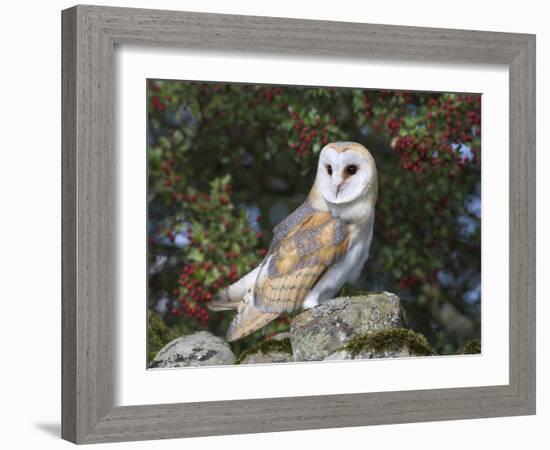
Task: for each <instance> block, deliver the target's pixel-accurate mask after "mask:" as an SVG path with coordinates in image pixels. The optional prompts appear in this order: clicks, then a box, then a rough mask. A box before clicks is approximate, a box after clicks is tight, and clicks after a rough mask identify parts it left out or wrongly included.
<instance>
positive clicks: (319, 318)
mask: <svg viewBox="0 0 550 450" xmlns="http://www.w3.org/2000/svg"><path fill="white" fill-rule="evenodd" d="M402 327H403V321H402V315H401V308H400V302H399V298H398V297H397V296H396V295H395V294H392V293H391V292H370V293H368V294H363V295H355V296H353V297H338V298H334V299H332V300H328V301H326V302H324V303H322V304H321V305H319V306H316V307H315V308H312V309H308V310H307V311H304V312H302V313H301V314H299V315H297V316H296V317H295V318H294V319H293V321H292V323H291V326H290V340H291V343H292V350H293V353H294V358H295V359H296V361H322V360H324V359H325V358H327V357H328V356H329V355H331V354H332V353H334V352H336V351H337V350H339V349H340V348H342V346H343V345H345V344H346V343H348V342H350V341H351V340H353V339H354V338H356V337H359V336H365V335H367V334H369V333H372V332H375V331H380V330H386V329H392V328H402Z"/></svg>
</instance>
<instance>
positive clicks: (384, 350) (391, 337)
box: [326, 328, 436, 361]
mask: <svg viewBox="0 0 550 450" xmlns="http://www.w3.org/2000/svg"><path fill="white" fill-rule="evenodd" d="M435 354H436V353H435V351H434V350H433V349H432V347H431V346H430V344H428V341H427V340H426V338H425V337H424V336H423V335H421V334H419V333H416V332H415V331H413V330H408V329H406V328H390V329H386V330H379V331H375V332H373V333H369V334H366V335H363V336H357V337H354V338H353V339H351V340H350V341H348V342H347V343H346V344H345V345H343V346H342V348H341V349H339V350H338V351H337V352H335V353H333V354H332V355H330V356H329V357H328V358H326V360H331V361H334V360H343V359H373V358H399V357H407V356H433V355H435Z"/></svg>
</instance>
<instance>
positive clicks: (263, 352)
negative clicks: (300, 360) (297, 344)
mask: <svg viewBox="0 0 550 450" xmlns="http://www.w3.org/2000/svg"><path fill="white" fill-rule="evenodd" d="M292 361H294V357H293V355H292V347H291V345H290V339H289V338H284V339H280V340H279V339H269V340H267V341H262V342H260V343H259V344H258V345H256V346H255V347H253V348H251V349H249V350H245V351H244V352H243V353H241V355H240V356H239V359H238V361H237V364H264V363H284V362H292Z"/></svg>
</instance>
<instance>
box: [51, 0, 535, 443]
mask: <svg viewBox="0 0 550 450" xmlns="http://www.w3.org/2000/svg"><path fill="white" fill-rule="evenodd" d="M327 30H330V39H328V38H325V36H326V31H327ZM62 34H63V42H62V53H63V56H62V82H63V87H62V106H63V111H62V120H63V127H62V128H63V129H62V147H63V148H62V151H63V156H62V173H63V182H62V196H63V198H62V205H63V218H62V226H63V245H62V258H63V262H62V269H63V279H62V327H63V330H62V409H63V411H62V437H63V438H64V439H67V440H69V441H72V442H75V443H94V442H109V441H128V440H140V439H160V438H176V437H191V436H209V435H221V434H235V433H260V432H272V431H284V430H303V429H315V428H328V427H330V428H334V427H349V426H362V425H374V424H389V423H403V422H420V421H432V420H451V419H466V418H480V417H496V416H512V415H526V414H534V413H535V36H534V35H528V34H512V33H494V32H484V31H465V30H450V29H436V28H417V27H406V26H389V25H370V24H359V23H342V22H328V21H309V20H296V19H279V18H269V17H247V16H232V15H219V14H203V13H188V12H176V11H157V10H144V9H127V8H111V7H98V6H75V7H73V8H70V9H67V10H65V11H63V13H62ZM116 44H148V45H149V44H150V45H156V46H164V47H182V48H190V49H198V50H201V49H215V50H238V51H242V52H249V51H255V52H264V53H266V54H307V55H317V56H322V57H353V58H366V57H369V58H389V59H397V60H403V59H406V60H412V61H430V62H431V61H434V62H461V63H474V64H477V63H482V64H505V65H507V66H508V68H509V86H510V119H509V124H510V130H509V133H510V135H509V138H510V141H509V142H510V203H509V208H510V225H509V226H510V280H509V292H510V298H509V302H510V303H509V305H510V306H509V317H510V322H509V326H510V329H509V336H510V342H509V352H510V353H509V362H510V369H509V384H508V385H501V386H488V387H469V388H451V389H428V390H415V391H403V392H379V393H362V394H342V395H320V396H306V397H285V398H274V399H259V400H235V401H215V402H197V403H175V404H162V405H137V406H117V407H115V406H114V402H113V398H114V397H113V376H114V375H113V361H112V358H113V350H112V342H113V314H114V305H113V302H114V281H115V280H114V273H115V272H114V269H115V266H114V261H113V247H114V245H113V244H114V224H113V221H114V219H113V218H114V208H115V201H114V192H113V190H114V184H115V182H114V169H113V162H114V153H113V152H114V139H113V119H114V117H113V102H114V92H113V91H114V88H113V85H114V80H113V53H114V49H115V45H116Z"/></svg>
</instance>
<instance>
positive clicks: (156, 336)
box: [147, 310, 178, 363]
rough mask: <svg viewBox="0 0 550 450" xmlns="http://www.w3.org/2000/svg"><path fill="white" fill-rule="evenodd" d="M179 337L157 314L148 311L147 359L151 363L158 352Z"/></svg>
mask: <svg viewBox="0 0 550 450" xmlns="http://www.w3.org/2000/svg"><path fill="white" fill-rule="evenodd" d="M177 337H178V335H177V334H176V333H175V332H174V330H172V329H171V328H169V327H168V326H167V325H166V324H165V323H164V320H162V317H160V315H158V314H157V313H156V312H154V311H151V310H148V311H147V358H148V362H149V363H151V361H153V359H155V356H156V354H157V353H158V351H159V350H160V349H161V348H162V347H164V346H165V345H166V344H168V342H170V341H172V340H174V339H176V338H177Z"/></svg>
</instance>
